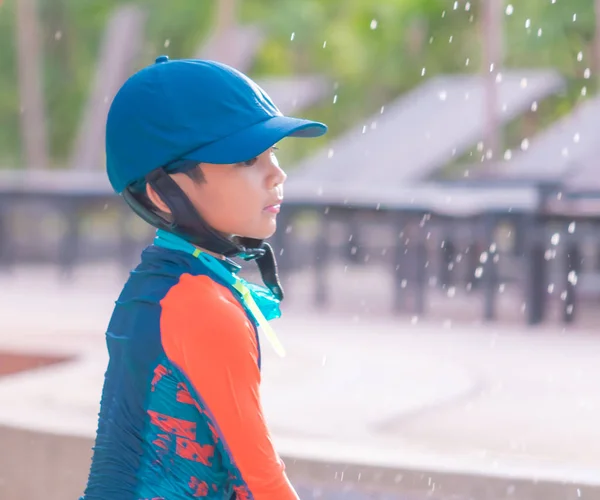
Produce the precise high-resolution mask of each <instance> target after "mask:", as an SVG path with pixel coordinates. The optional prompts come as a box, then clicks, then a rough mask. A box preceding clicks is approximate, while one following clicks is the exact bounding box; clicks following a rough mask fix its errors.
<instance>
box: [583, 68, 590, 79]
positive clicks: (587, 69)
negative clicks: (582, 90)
mask: <svg viewBox="0 0 600 500" xmlns="http://www.w3.org/2000/svg"><path fill="white" fill-rule="evenodd" d="M591 74H592V72H591V70H590V68H585V71H584V72H583V77H584V78H585V79H586V80H589V78H590V75H591Z"/></svg>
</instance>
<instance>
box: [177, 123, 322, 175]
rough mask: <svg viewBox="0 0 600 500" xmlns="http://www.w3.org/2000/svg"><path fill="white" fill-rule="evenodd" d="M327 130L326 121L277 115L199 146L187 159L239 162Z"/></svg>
mask: <svg viewBox="0 0 600 500" xmlns="http://www.w3.org/2000/svg"><path fill="white" fill-rule="evenodd" d="M326 132H327V126H326V125H325V124H323V123H319V122H313V121H310V120H302V119H300V118H292V117H289V116H274V117H272V118H269V119H268V120H265V121H263V122H260V123H257V124H255V125H252V126H251V127H248V128H246V129H244V130H241V131H239V132H236V133H235V134H232V135H230V136H227V137H225V138H223V139H220V140H218V141H215V142H213V143H211V144H208V145H206V146H203V147H201V148H199V149H196V150H194V151H192V152H190V153H188V154H186V155H184V158H185V159H189V160H194V161H197V162H199V163H202V162H204V163H239V162H243V161H246V160H250V159H252V158H255V157H257V156H258V155H260V154H261V153H263V152H264V151H266V150H267V149H269V148H270V147H272V146H273V145H275V144H277V143H278V142H279V141H281V140H282V139H284V138H286V137H305V138H308V137H320V136H322V135H323V134H325V133H326Z"/></svg>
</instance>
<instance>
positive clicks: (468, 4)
mask: <svg viewBox="0 0 600 500" xmlns="http://www.w3.org/2000/svg"><path fill="white" fill-rule="evenodd" d="M465 10H466V11H467V12H468V11H470V10H471V2H467V3H466V4H465Z"/></svg>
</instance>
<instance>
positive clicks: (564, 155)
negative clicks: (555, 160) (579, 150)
mask: <svg viewBox="0 0 600 500" xmlns="http://www.w3.org/2000/svg"><path fill="white" fill-rule="evenodd" d="M560 153H561V154H562V155H563V157H565V158H566V157H567V156H569V148H562V151H561V152H560Z"/></svg>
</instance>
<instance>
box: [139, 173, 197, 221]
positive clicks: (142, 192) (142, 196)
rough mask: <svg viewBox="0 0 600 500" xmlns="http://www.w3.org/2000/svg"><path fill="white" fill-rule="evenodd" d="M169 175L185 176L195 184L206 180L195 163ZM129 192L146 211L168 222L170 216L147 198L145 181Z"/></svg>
mask: <svg viewBox="0 0 600 500" xmlns="http://www.w3.org/2000/svg"><path fill="white" fill-rule="evenodd" d="M169 173H182V174H185V175H187V176H188V177H189V178H190V179H192V180H193V181H194V182H197V183H199V184H200V183H203V182H206V178H205V177H204V172H202V168H201V166H200V163H196V164H194V166H192V167H191V168H186V169H185V170H184V169H182V168H180V169H177V170H175V171H170V172H169ZM129 191H130V193H131V194H132V195H133V197H134V198H135V199H136V201H137V202H138V203H140V204H142V205H143V206H144V207H145V208H146V209H148V210H150V211H151V212H153V213H155V214H157V215H159V216H161V217H162V218H164V219H166V220H170V218H171V217H170V215H171V214H167V213H165V212H163V211H162V210H160V209H159V208H158V207H157V206H156V205H155V204H154V203H152V200H151V199H150V198H149V196H148V194H147V192H146V181H145V180H144V181H140V182H138V183H136V184H134V185H133V186H131V188H130V190H129Z"/></svg>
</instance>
